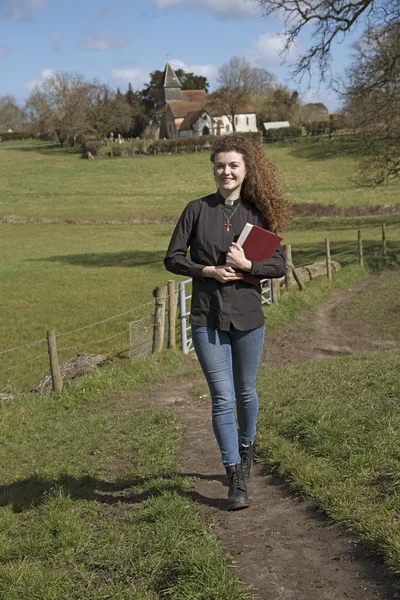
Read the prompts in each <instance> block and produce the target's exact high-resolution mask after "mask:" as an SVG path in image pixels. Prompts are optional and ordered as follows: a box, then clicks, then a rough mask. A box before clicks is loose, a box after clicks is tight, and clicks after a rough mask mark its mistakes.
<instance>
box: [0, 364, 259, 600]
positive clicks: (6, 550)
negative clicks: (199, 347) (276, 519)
mask: <svg viewBox="0 0 400 600" xmlns="http://www.w3.org/2000/svg"><path fill="white" fill-rule="evenodd" d="M191 362H192V361H190V360H186V361H184V359H183V357H182V356H180V355H178V354H175V353H173V352H170V353H168V356H164V357H163V359H162V360H159V359H156V358H154V357H152V358H150V359H147V360H144V361H141V362H140V363H138V364H137V365H136V367H135V369H132V368H131V366H125V367H121V365H120V366H119V367H118V368H116V367H114V366H111V367H106V368H104V369H103V370H102V371H101V372H100V373H97V374H96V375H95V376H86V377H85V378H82V379H81V380H80V381H77V382H76V383H75V384H74V385H72V386H70V388H69V391H68V392H64V393H62V394H59V395H58V396H57V400H56V401H55V400H54V397H44V396H30V397H24V398H21V399H17V400H16V401H15V402H9V403H6V404H4V405H3V406H2V411H1V427H0V431H1V444H0V481H1V485H0V597H1V598H2V599H4V600H54V599H57V600H62V599H65V600H67V599H68V600H82V599H85V600H99V599H100V598H113V599H115V600H155V599H156V598H171V599H172V600H187V599H188V598H191V599H193V600H209V599H210V598H215V599H218V600H245V598H248V594H247V593H246V590H245V588H244V586H242V585H241V584H240V583H239V581H238V577H237V575H236V574H235V570H234V569H232V561H231V559H230V558H229V557H228V556H226V555H225V554H224V553H223V552H222V550H221V548H220V546H219V543H218V541H217V539H216V538H215V536H214V535H213V533H212V531H211V527H210V524H209V523H207V522H205V521H204V520H202V519H200V517H199V515H198V513H197V511H196V509H195V507H194V505H193V503H192V501H191V500H190V494H189V487H190V480H188V479H187V478H185V477H184V476H182V475H180V473H179V469H180V465H179V464H178V463H177V459H176V452H175V451H176V444H177V442H178V440H179V437H180V425H179V423H177V421H176V418H175V415H174V413H173V411H171V410H165V409H159V408H158V409H155V408H151V407H147V408H144V407H143V405H144V404H146V405H147V406H148V404H147V397H146V391H147V390H148V389H149V384H150V385H151V384H153V385H154V384H155V383H158V384H161V383H162V382H163V381H165V380H166V378H170V377H171V376H172V375H174V376H175V375H176V374H177V373H179V374H180V375H181V376H182V375H183V374H184V373H185V376H188V373H189V374H190V372H191V370H192V369H193V367H192V366H191ZM139 390H140V392H141V394H142V396H141V398H142V399H141V404H142V408H141V409H138V408H135V404H133V405H132V403H131V401H130V400H129V399H130V398H132V397H133V394H135V393H136V394H137V393H139ZM116 392H124V396H123V398H124V399H122V400H121V399H118V398H116V396H115V395H114V396H112V397H111V396H110V394H111V393H112V394H115V393H116ZM139 398H140V396H139ZM139 402H140V400H139Z"/></svg>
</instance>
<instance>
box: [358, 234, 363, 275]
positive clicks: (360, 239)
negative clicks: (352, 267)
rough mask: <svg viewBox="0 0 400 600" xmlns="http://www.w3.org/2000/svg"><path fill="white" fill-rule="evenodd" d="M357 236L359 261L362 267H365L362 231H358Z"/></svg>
mask: <svg viewBox="0 0 400 600" xmlns="http://www.w3.org/2000/svg"><path fill="white" fill-rule="evenodd" d="M357 236H358V259H359V261H360V266H361V267H363V266H364V253H363V244H362V236H361V229H359V230H358V232H357Z"/></svg>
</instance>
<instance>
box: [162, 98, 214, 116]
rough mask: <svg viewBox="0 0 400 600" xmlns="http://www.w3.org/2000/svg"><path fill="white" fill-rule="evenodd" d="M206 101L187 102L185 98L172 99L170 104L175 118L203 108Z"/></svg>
mask: <svg viewBox="0 0 400 600" xmlns="http://www.w3.org/2000/svg"><path fill="white" fill-rule="evenodd" d="M204 104H205V102H204V101H203V102H185V101H184V100H170V101H169V102H168V106H169V108H170V110H171V112H172V115H173V117H174V118H175V119H183V118H185V117H186V115H187V114H188V113H191V112H194V111H197V110H201V109H202V108H203V107H204Z"/></svg>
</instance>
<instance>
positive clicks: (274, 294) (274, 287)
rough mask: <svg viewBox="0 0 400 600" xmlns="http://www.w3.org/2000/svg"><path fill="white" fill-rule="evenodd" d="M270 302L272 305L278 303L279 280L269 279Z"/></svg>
mask: <svg viewBox="0 0 400 600" xmlns="http://www.w3.org/2000/svg"><path fill="white" fill-rule="evenodd" d="M271 300H272V304H278V303H279V279H276V278H274V279H271Z"/></svg>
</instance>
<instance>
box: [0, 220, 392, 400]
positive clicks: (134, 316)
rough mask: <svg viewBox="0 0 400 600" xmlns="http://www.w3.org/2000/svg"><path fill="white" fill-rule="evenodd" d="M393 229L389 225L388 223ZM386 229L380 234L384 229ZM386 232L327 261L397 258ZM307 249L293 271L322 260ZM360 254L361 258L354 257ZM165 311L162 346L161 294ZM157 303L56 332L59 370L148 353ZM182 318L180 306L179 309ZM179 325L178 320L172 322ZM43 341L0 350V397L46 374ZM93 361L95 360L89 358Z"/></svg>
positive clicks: (335, 251)
mask: <svg viewBox="0 0 400 600" xmlns="http://www.w3.org/2000/svg"><path fill="white" fill-rule="evenodd" d="M393 225H395V224H393ZM389 227H390V226H388V227H387V228H386V230H387V229H388V228H389ZM386 230H384V229H383V228H382V239H381V240H376V241H371V240H370V239H368V243H365V242H363V241H362V240H361V235H360V233H359V237H358V239H356V240H355V241H351V242H347V241H346V243H343V244H334V245H332V247H330V260H331V261H338V262H340V263H343V264H344V265H348V264H356V263H360V262H362V260H367V261H373V260H375V259H378V258H379V259H381V258H382V255H386V256H388V255H389V256H391V257H394V258H395V259H397V260H398V258H397V253H399V252H400V244H399V243H398V242H391V243H388V242H386ZM318 245H319V246H320V247H319V248H318V246H317V249H315V245H314V248H311V252H306V251H304V250H303V251H296V249H294V251H293V259H292V262H293V263H294V265H296V269H297V270H300V268H301V267H307V266H309V265H310V263H315V262H318V261H326V247H322V246H323V243H320V244H318ZM360 253H361V254H360ZM164 300H165V306H166V312H165V315H164V317H163V318H164V324H163V332H164V337H163V339H164V341H163V346H164V347H166V346H167V344H168V340H169V339H170V332H169V312H168V311H169V307H170V305H171V295H170V294H169V293H166V294H165V295H164ZM173 302H174V303H175V306H174V308H176V306H177V304H178V282H175V291H174V292H173ZM156 306H157V299H156V298H153V299H152V300H150V301H148V302H145V303H143V304H141V305H139V306H135V307H133V308H130V309H128V310H126V311H123V312H120V313H118V314H115V315H111V316H109V317H106V318H103V319H100V320H97V321H95V322H93V323H89V324H85V325H82V326H80V327H77V328H75V329H72V330H68V331H64V332H60V333H58V332H56V335H55V339H56V345H57V356H58V360H59V362H60V363H61V367H62V366H63V365H65V364H66V363H67V362H68V360H71V359H72V357H77V356H78V357H79V356H85V355H94V357H96V356H98V360H99V362H100V361H101V359H102V358H104V357H108V358H112V359H113V358H114V359H115V358H117V357H118V358H129V359H131V360H137V359H140V358H144V357H146V356H149V355H150V354H151V353H152V352H153V351H154V339H155V333H156V332H155V329H156V328H157V327H158V325H157V323H156V315H155V310H156ZM184 313H185V315H186V314H187V312H186V308H185V309H184ZM178 321H179V320H178ZM182 335H183V334H181V329H180V327H179V326H177V327H176V331H175V337H176V341H177V344H178V345H181V343H182V344H184V339H183V338H182ZM48 344H49V341H48V338H47V337H44V338H41V339H38V340H35V341H30V342H28V343H26V344H20V345H18V346H15V347H13V348H8V349H5V350H2V351H0V397H2V395H4V394H9V393H23V392H27V391H32V390H34V389H35V388H36V387H37V384H38V382H40V380H41V379H43V378H44V377H48V376H49V373H50V361H49V346H48ZM94 362H96V358H94Z"/></svg>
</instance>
